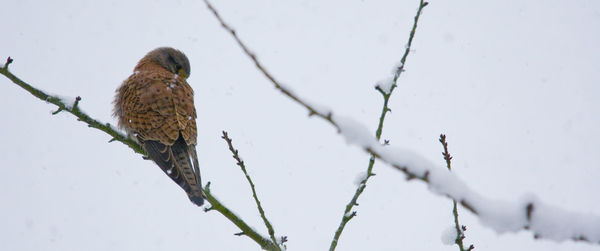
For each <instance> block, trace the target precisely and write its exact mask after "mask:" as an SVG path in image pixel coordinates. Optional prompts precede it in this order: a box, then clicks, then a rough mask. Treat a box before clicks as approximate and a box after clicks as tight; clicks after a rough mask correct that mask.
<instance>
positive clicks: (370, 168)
mask: <svg viewBox="0 0 600 251" xmlns="http://www.w3.org/2000/svg"><path fill="white" fill-rule="evenodd" d="M425 6H427V2H423V0H421V2H420V3H419V8H418V10H417V14H416V15H415V21H414V23H413V26H412V29H411V31H410V35H409V37H408V43H407V46H406V48H405V50H404V55H403V56H402V59H401V60H400V66H398V67H396V69H395V71H394V78H393V81H394V82H393V84H392V86H391V87H390V88H389V90H383V89H382V88H381V87H380V86H379V85H377V86H375V89H376V90H377V91H379V93H381V96H382V97H383V107H382V108H381V114H380V116H379V124H378V125H377V130H376V131H375V138H376V139H377V141H380V140H381V134H382V133H383V122H384V120H385V116H386V114H387V113H388V112H390V111H391V109H390V108H389V107H388V104H389V101H390V97H391V96H392V93H393V92H394V89H396V81H397V80H398V78H399V77H400V74H402V72H404V64H405V63H406V58H407V57H408V53H409V52H410V48H411V45H412V41H413V38H414V36H415V31H416V30H417V23H418V22H419V17H420V16H421V12H422V10H423V8H424V7H425ZM386 144H389V141H386ZM374 165H375V157H374V156H371V158H369V164H368V165H367V173H366V175H365V177H364V178H363V180H361V182H360V184H359V186H358V188H356V192H354V195H353V196H352V199H350V202H348V204H346V209H345V210H344V216H343V217H342V220H341V222H340V225H339V226H338V228H337V229H336V231H335V234H334V236H333V239H332V240H331V245H330V246H329V251H333V250H335V248H336V247H337V243H338V241H339V238H340V236H341V234H342V231H344V228H345V227H346V224H347V223H348V222H349V221H350V220H351V219H352V218H354V216H355V215H356V212H352V213H351V211H352V209H353V208H354V206H356V205H358V204H357V201H358V198H359V197H360V195H361V194H362V193H363V191H364V190H365V188H366V186H367V181H368V180H369V178H370V177H371V176H374V174H373V166H374Z"/></svg>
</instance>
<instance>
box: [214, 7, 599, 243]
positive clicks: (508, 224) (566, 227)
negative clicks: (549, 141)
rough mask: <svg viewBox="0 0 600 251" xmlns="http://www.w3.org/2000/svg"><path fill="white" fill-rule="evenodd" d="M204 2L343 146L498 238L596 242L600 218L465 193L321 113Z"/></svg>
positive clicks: (415, 160)
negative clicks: (450, 204)
mask: <svg viewBox="0 0 600 251" xmlns="http://www.w3.org/2000/svg"><path fill="white" fill-rule="evenodd" d="M204 2H205V3H206V5H207V7H208V8H209V10H210V11H211V12H212V13H213V14H214V16H215V17H216V18H217V20H218V21H219V22H220V24H221V26H222V27H223V28H224V29H225V30H227V31H228V32H229V33H230V34H231V35H232V36H233V38H234V39H235V40H236V42H237V43H238V45H239V46H240V47H241V48H242V50H243V51H244V53H245V54H246V55H247V56H248V57H250V59H251V60H252V61H253V62H254V64H255V65H256V67H257V68H258V70H259V71H261V72H262V73H263V74H264V75H265V77H267V79H269V81H271V83H272V84H273V85H274V87H275V88H277V89H278V90H279V91H281V93H282V94H284V95H285V96H287V97H288V98H290V99H292V100H293V101H295V102H296V103H298V104H299V105H301V106H303V107H305V108H306V109H307V110H308V112H309V114H310V115H315V116H316V117H319V118H322V119H324V120H325V121H327V122H328V123H329V124H330V125H331V126H333V127H335V128H336V129H337V130H338V132H339V133H340V134H341V135H342V136H343V137H344V138H345V139H346V142H347V143H348V144H351V145H355V146H358V147H360V148H361V149H363V150H364V151H365V152H367V153H369V154H372V155H373V156H375V157H376V158H378V159H380V160H381V161H383V162H385V163H387V164H388V165H390V166H392V167H394V168H396V169H397V170H399V171H401V172H403V173H404V174H405V175H406V177H407V178H408V179H417V180H421V181H423V182H425V183H427V184H428V186H429V189H430V191H432V192H433V193H435V194H438V195H443V196H446V197H448V198H451V199H454V200H456V201H457V202H458V203H460V204H461V205H462V206H463V207H465V208H466V209H467V210H469V211H471V212H472V213H473V214H475V215H477V216H478V217H479V219H480V221H481V222H482V224H483V225H485V226H488V227H490V228H492V229H494V230H496V231H497V232H499V233H504V232H517V231H521V230H529V231H531V232H532V233H533V234H534V237H535V238H544V239H551V240H556V241H563V240H567V239H571V240H576V241H585V242H591V243H599V242H600V217H599V216H597V215H585V214H579V213H572V212H567V211H565V210H563V209H560V208H557V207H553V206H550V205H546V204H544V203H543V202H541V201H539V200H538V199H537V198H536V197H535V196H533V195H529V196H524V197H522V198H521V199H519V200H518V201H516V202H506V201H496V200H492V199H489V198H486V197H484V196H482V195H480V194H479V193H477V192H475V191H474V190H472V189H471V188H469V186H468V185H467V184H466V183H465V182H463V181H462V180H461V179H460V178H458V177H457V176H456V175H454V174H453V173H451V172H449V171H448V170H445V169H444V168H443V167H440V166H437V165H435V164H433V163H432V162H431V161H429V160H428V159H426V158H424V157H423V156H421V155H420V154H418V153H415V152H413V151H410V150H407V149H400V148H393V147H389V146H386V147H383V146H381V144H380V143H379V142H378V141H377V140H376V138H375V137H373V136H372V135H371V133H370V132H369V131H368V130H367V128H366V126H364V125H363V124H361V123H360V122H358V121H356V120H354V119H352V118H349V117H344V116H341V115H337V114H334V112H333V111H331V110H330V109H322V108H321V107H323V106H320V105H315V104H312V103H311V104H309V102H307V101H305V100H304V99H303V98H301V97H300V96H298V95H296V94H295V93H294V92H293V91H292V90H291V89H290V88H289V87H286V86H285V85H283V84H282V83H281V82H279V81H277V80H276V79H275V78H274V77H273V75H271V74H270V73H269V72H268V71H267V70H266V68H265V67H264V66H263V65H262V64H261V63H260V61H259V60H258V58H257V57H256V55H255V54H253V53H252V52H250V50H249V49H248V47H247V46H246V45H245V44H244V43H243V42H242V41H241V39H240V38H239V37H238V36H237V33H236V32H235V30H234V29H233V28H231V27H230V26H229V25H227V24H226V23H225V22H224V20H223V19H222V18H221V16H220V15H219V14H218V12H217V11H216V9H215V8H214V7H213V6H212V5H211V4H210V3H209V2H208V0H204ZM317 107H319V108H317Z"/></svg>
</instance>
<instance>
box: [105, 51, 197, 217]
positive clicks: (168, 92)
mask: <svg viewBox="0 0 600 251" xmlns="http://www.w3.org/2000/svg"><path fill="white" fill-rule="evenodd" d="M189 75H190V63H189V61H188V59H187V57H186V56H185V55H184V54H183V53H182V52H180V51H178V50H176V49H173V48H169V47H161V48H157V49H155V50H153V51H151V52H149V53H148V54H146V56H144V57H143V58H142V59H141V60H140V61H139V62H138V64H137V65H136V66H135V68H134V72H133V74H131V76H129V78H127V79H126V80H125V81H124V82H123V84H122V85H121V86H120V87H119V88H118V89H117V94H116V96H115V101H114V105H115V107H114V114H113V115H114V116H115V117H117V118H118V120H119V127H120V128H123V129H125V131H126V132H127V134H128V135H129V136H130V137H131V138H133V139H135V140H137V141H138V142H139V143H140V145H141V146H142V147H143V148H144V150H146V153H148V156H149V157H150V158H151V159H152V160H153V161H154V162H155V163H156V164H157V165H158V166H159V167H160V168H161V169H162V170H163V171H164V172H165V173H166V174H167V175H168V176H169V177H171V179H172V180H173V181H175V183H177V184H178V185H179V186H180V187H181V188H183V190H185V192H186V193H187V194H188V197H189V198H190V200H191V201H192V202H193V203H194V204H196V205H198V206H201V205H202V204H203V203H204V198H203V197H202V182H201V180H200V168H199V166H198V158H197V154H196V109H195V108H194V91H193V90H192V87H190V85H189V84H188V83H187V82H186V79H187V78H188V77H189Z"/></svg>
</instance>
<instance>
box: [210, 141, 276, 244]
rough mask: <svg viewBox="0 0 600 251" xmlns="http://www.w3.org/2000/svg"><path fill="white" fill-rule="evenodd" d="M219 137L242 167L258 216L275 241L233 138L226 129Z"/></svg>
mask: <svg viewBox="0 0 600 251" xmlns="http://www.w3.org/2000/svg"><path fill="white" fill-rule="evenodd" d="M221 138H223V139H224V140H225V141H226V142H227V145H228V146H229V151H231V153H232V154H233V158H234V159H235V160H236V161H237V165H238V166H239V167H240V168H241V169H242V172H244V175H245V176H246V179H247V180H248V183H250V188H251V189H252V197H254V201H255V202H256V206H257V207H258V212H259V213H260V217H261V218H262V220H263V222H264V223H265V226H266V227H267V230H268V231H269V236H270V237H271V241H273V243H277V238H275V230H273V225H271V222H269V220H268V219H267V217H266V216H265V211H264V210H263V208H262V205H261V204H260V200H259V199H258V196H257V195H256V189H255V188H254V182H252V179H251V178H250V175H248V172H247V171H246V164H244V161H243V160H242V159H241V158H240V156H239V152H238V150H237V149H235V148H234V147H233V143H232V141H233V140H232V139H231V138H229V136H228V135H227V132H226V131H223V136H222V137H221ZM277 248H278V250H281V249H280V248H279V247H277Z"/></svg>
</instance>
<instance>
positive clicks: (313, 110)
mask: <svg viewBox="0 0 600 251" xmlns="http://www.w3.org/2000/svg"><path fill="white" fill-rule="evenodd" d="M204 3H206V7H208V9H209V10H210V11H211V12H212V13H213V14H214V15H215V17H216V18H217V20H219V23H221V26H222V27H223V29H225V30H226V31H228V32H229V33H231V35H232V36H233V38H234V39H235V41H236V42H237V43H238V45H239V46H240V47H241V48H242V50H244V53H245V54H246V55H248V57H250V59H252V61H253V62H254V65H256V68H258V69H259V70H260V71H261V72H262V73H263V75H265V77H266V78H267V79H269V81H271V83H273V85H274V86H275V88H276V89H277V90H279V91H281V93H283V94H284V95H285V96H287V97H288V98H290V99H292V100H294V101H296V103H298V104H300V105H302V106H303V107H304V108H306V109H307V110H308V114H309V115H310V116H312V115H315V116H317V117H320V118H322V119H324V120H326V121H329V123H330V124H331V125H333V126H334V127H335V128H336V129H338V130H339V129H340V128H339V127H338V126H337V124H336V123H335V122H334V121H333V119H331V113H322V112H319V111H318V110H317V109H316V108H314V107H312V106H311V105H309V104H308V103H306V102H305V101H304V100H302V99H300V98H299V97H298V96H296V95H295V94H293V93H292V92H291V91H290V90H288V89H287V88H286V87H285V86H283V84H281V82H279V81H277V80H276V79H275V77H273V75H271V73H269V72H268V71H267V69H266V68H265V67H263V65H262V64H261V63H260V62H259V61H258V58H257V57H256V55H254V53H252V52H251V51H250V50H249V49H248V47H246V45H245V44H244V43H243V42H242V40H240V38H239V37H238V36H237V33H236V31H235V30H234V29H233V28H231V27H230V26H229V25H227V24H226V23H225V21H223V19H222V18H221V16H220V15H219V12H217V10H216V9H215V8H214V7H213V6H212V5H211V4H210V2H209V1H208V0H204Z"/></svg>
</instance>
